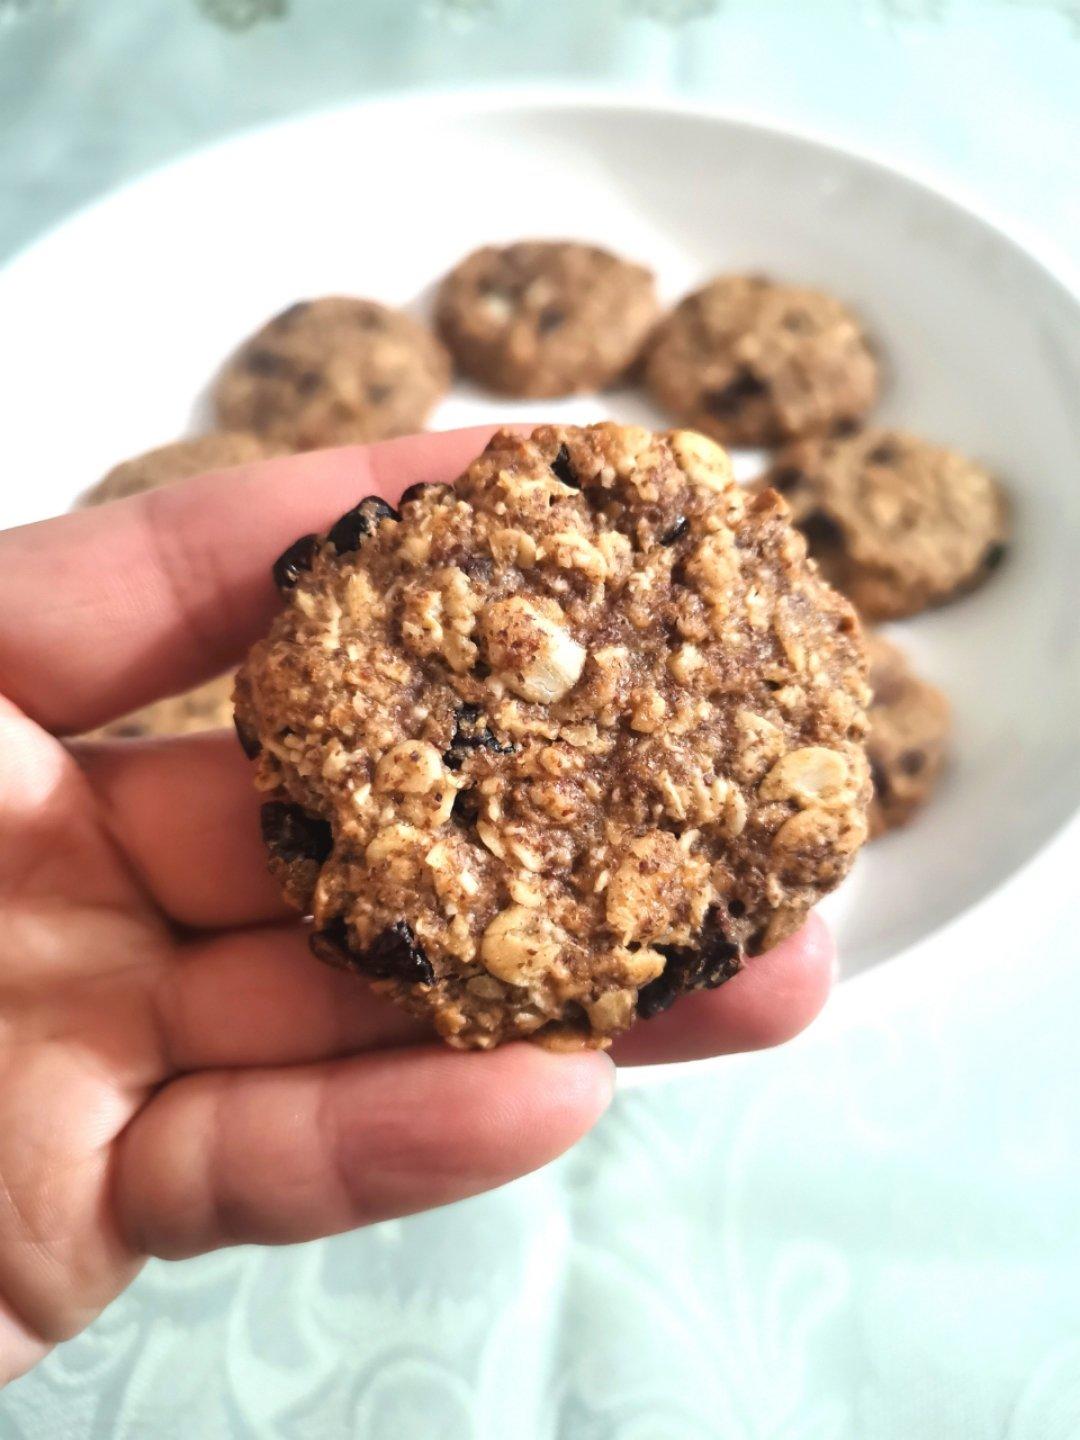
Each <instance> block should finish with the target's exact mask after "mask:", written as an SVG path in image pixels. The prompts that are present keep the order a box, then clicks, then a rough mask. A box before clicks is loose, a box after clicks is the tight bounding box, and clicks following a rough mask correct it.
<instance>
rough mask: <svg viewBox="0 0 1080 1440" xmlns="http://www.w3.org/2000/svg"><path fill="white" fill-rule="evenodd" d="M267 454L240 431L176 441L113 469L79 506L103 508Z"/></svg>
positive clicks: (263, 447)
mask: <svg viewBox="0 0 1080 1440" xmlns="http://www.w3.org/2000/svg"><path fill="white" fill-rule="evenodd" d="M269 453H271V452H270V451H269V450H268V448H267V446H266V445H264V444H263V442H262V441H261V440H260V439H259V438H258V436H256V435H249V434H246V433H245V432H244V431H242V430H233V431H227V430H225V431H221V430H219V431H215V432H213V433H212V434H209V435H197V436H195V438H194V439H192V440H176V441H174V442H173V444H171V445H162V446H160V447H159V448H158V449H156V450H147V451H146V452H145V454H142V455H136V456H134V457H133V458H132V459H131V460H124V461H122V462H121V463H120V464H119V465H117V466H114V468H113V469H112V470H110V471H109V473H108V474H107V475H106V476H105V477H104V479H102V480H99V481H98V483H97V484H96V485H95V486H94V487H93V488H92V489H90V490H88V491H87V492H86V494H85V495H84V496H83V497H82V499H81V500H80V501H79V503H80V505H104V504H106V503H107V502H108V501H109V500H123V499H126V497H127V496H128V495H139V494H141V493H142V492H143V491H144V490H156V489H157V488H158V486H159V485H171V484H172V483H173V481H175V480H189V479H191V477H192V476H193V475H203V474H205V473H206V472H207V471H209V470H227V469H229V467H230V466H232V465H245V464H248V463H249V462H250V461H252V460H263V459H265V458H266V456H267V455H268V454H269Z"/></svg>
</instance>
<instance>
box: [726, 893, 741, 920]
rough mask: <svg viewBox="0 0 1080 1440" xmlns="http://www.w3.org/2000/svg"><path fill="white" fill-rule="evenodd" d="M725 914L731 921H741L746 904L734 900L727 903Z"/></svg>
mask: <svg viewBox="0 0 1080 1440" xmlns="http://www.w3.org/2000/svg"><path fill="white" fill-rule="evenodd" d="M727 913H728V914H729V915H730V916H731V918H732V919H733V920H741V919H742V917H743V916H744V915H745V914H746V903H745V901H743V900H739V899H737V898H736V899H734V900H729V901H728V902H727Z"/></svg>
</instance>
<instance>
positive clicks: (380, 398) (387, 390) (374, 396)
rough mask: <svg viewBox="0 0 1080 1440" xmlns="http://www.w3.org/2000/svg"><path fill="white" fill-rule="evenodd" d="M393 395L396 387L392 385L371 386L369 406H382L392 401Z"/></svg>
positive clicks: (369, 389) (368, 391)
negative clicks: (385, 402)
mask: <svg viewBox="0 0 1080 1440" xmlns="http://www.w3.org/2000/svg"><path fill="white" fill-rule="evenodd" d="M393 393H394V387H393V386H392V385H369V386H368V387H367V398H368V404H369V405H382V404H383V402H384V401H386V400H389V399H390V396H391V395H392V394H393Z"/></svg>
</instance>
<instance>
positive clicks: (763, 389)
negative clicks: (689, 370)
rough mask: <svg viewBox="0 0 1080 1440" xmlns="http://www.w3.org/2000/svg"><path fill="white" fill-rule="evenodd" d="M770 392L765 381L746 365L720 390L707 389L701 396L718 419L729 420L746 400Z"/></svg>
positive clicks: (754, 398)
mask: <svg viewBox="0 0 1080 1440" xmlns="http://www.w3.org/2000/svg"><path fill="white" fill-rule="evenodd" d="M768 393H769V387H768V385H767V384H766V383H765V381H764V380H759V379H758V377H757V376H756V375H755V374H754V372H753V371H752V370H748V369H746V367H745V366H744V367H743V368H741V369H739V370H737V371H736V372H735V375H734V377H733V378H732V379H731V380H729V381H728V383H727V384H726V385H724V386H722V387H721V388H720V389H719V390H706V391H705V392H704V394H703V395H702V397H701V403H702V405H703V406H704V408H705V409H706V410H707V411H708V412H709V414H710V415H715V417H716V418H717V420H727V419H729V418H730V417H731V416H732V415H737V414H738V413H739V411H740V410H741V409H742V404H743V401H744V400H756V399H758V398H760V396H762V395H767V394H768Z"/></svg>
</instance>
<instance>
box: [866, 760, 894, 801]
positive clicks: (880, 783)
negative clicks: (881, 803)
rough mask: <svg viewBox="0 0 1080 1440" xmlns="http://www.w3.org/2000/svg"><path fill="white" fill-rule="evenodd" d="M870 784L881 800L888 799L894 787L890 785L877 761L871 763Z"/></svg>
mask: <svg viewBox="0 0 1080 1440" xmlns="http://www.w3.org/2000/svg"><path fill="white" fill-rule="evenodd" d="M870 783H871V784H872V785H873V787H874V794H875V795H876V796H877V797H878V799H879V800H885V799H887V797H888V795H889V792H890V790H891V788H892V787H891V786H890V784H889V777H888V776H887V775H886V774H885V771H884V770H883V769H882V768H881V766H880V765H879V764H878V762H877V761H876V760H871V761H870Z"/></svg>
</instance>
